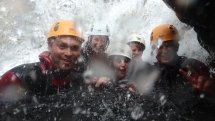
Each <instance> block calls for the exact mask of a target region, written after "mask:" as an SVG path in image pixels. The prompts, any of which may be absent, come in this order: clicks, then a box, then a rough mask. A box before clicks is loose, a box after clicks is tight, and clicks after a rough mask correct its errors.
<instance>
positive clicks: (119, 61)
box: [112, 56, 130, 79]
mask: <svg viewBox="0 0 215 121" xmlns="http://www.w3.org/2000/svg"><path fill="white" fill-rule="evenodd" d="M112 60H113V67H114V70H115V72H116V74H117V76H118V78H119V79H122V78H125V76H126V71H127V68H128V64H129V62H130V59H129V58H127V57H125V56H113V58H112Z"/></svg>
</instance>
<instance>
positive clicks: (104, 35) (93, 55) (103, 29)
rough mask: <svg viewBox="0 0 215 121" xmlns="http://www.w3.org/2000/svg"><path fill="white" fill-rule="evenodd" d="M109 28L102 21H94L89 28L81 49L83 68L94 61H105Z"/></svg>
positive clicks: (88, 66)
mask: <svg viewBox="0 0 215 121" xmlns="http://www.w3.org/2000/svg"><path fill="white" fill-rule="evenodd" d="M109 35H110V32H109V28H108V26H107V25H106V24H104V23H102V22H96V23H94V24H93V25H92V26H91V28H90V33H89V37H88V41H87V42H86V43H85V45H84V47H83V48H82V50H81V53H82V57H83V61H84V66H85V69H87V68H90V65H91V64H92V63H93V62H94V61H100V62H107V54H106V53H105V50H106V49H107V47H108V45H109Z"/></svg>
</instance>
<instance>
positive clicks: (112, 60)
mask: <svg viewBox="0 0 215 121" xmlns="http://www.w3.org/2000/svg"><path fill="white" fill-rule="evenodd" d="M119 57H125V56H122V55H112V56H109V57H108V61H109V65H110V66H111V67H112V68H114V65H113V62H114V60H115V59H116V58H119ZM125 58H126V60H127V61H128V62H130V61H131V59H130V58H128V57H125Z"/></svg>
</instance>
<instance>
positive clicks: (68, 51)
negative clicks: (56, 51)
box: [65, 48, 72, 56]
mask: <svg viewBox="0 0 215 121" xmlns="http://www.w3.org/2000/svg"><path fill="white" fill-rule="evenodd" d="M65 55H66V56H72V51H71V49H69V48H68V49H66V50H65Z"/></svg>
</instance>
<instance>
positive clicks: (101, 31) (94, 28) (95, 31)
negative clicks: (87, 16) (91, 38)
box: [89, 22, 110, 36]
mask: <svg viewBox="0 0 215 121" xmlns="http://www.w3.org/2000/svg"><path fill="white" fill-rule="evenodd" d="M89 35H106V36H110V31H109V28H108V25H107V24H105V23H103V22H95V23H94V24H92V25H91V27H90V33H89Z"/></svg>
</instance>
